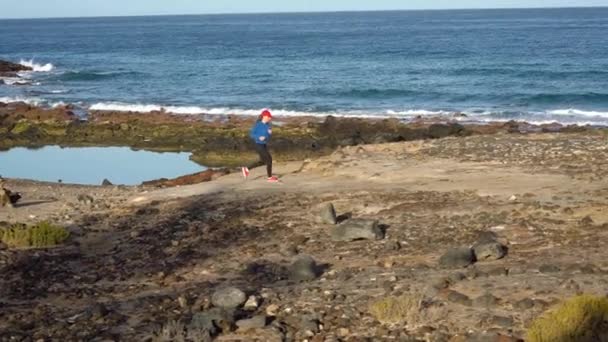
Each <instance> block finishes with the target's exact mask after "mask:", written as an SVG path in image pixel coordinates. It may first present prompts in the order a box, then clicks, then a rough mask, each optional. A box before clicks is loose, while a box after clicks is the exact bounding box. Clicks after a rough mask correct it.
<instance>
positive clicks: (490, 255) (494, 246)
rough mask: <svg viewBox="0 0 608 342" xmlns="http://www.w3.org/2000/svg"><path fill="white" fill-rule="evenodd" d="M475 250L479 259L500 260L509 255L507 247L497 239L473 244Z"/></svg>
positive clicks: (476, 257)
mask: <svg viewBox="0 0 608 342" xmlns="http://www.w3.org/2000/svg"><path fill="white" fill-rule="evenodd" d="M473 251H474V252H475V259H476V260H477V261H481V260H498V259H502V258H504V257H505V256H506V255H507V247H506V246H504V245H503V244H501V243H500V242H496V241H493V242H486V243H481V244H476V245H474V246H473Z"/></svg>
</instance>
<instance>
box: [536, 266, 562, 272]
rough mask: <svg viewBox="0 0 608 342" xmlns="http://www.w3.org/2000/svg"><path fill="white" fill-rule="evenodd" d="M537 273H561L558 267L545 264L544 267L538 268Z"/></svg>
mask: <svg viewBox="0 0 608 342" xmlns="http://www.w3.org/2000/svg"><path fill="white" fill-rule="evenodd" d="M538 271H539V272H540V273H556V272H559V271H561V269H560V268H559V267H558V266H556V265H549V264H546V265H542V266H540V267H539V268H538Z"/></svg>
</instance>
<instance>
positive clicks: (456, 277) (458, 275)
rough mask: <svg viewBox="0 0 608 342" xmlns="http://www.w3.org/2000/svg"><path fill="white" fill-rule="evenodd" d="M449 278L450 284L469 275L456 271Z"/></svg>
mask: <svg viewBox="0 0 608 342" xmlns="http://www.w3.org/2000/svg"><path fill="white" fill-rule="evenodd" d="M448 279H449V281H450V284H455V283H457V282H460V281H463V280H465V279H467V276H466V274H464V273H462V272H456V273H452V274H450V276H449V277H448Z"/></svg>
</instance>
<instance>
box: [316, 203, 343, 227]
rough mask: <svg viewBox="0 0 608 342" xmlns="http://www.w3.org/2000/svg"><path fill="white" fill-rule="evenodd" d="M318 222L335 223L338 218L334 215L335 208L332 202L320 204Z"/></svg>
mask: <svg viewBox="0 0 608 342" xmlns="http://www.w3.org/2000/svg"><path fill="white" fill-rule="evenodd" d="M319 222H321V223H324V224H336V223H338V219H337V217H336V209H334V205H333V204H332V203H326V204H322V205H321V207H320V208H319Z"/></svg>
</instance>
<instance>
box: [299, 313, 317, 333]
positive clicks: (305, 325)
mask: <svg viewBox="0 0 608 342" xmlns="http://www.w3.org/2000/svg"><path fill="white" fill-rule="evenodd" d="M297 327H298V330H300V331H309V332H311V333H312V334H316V333H318V332H319V331H320V329H319V320H318V319H316V318H313V317H310V316H304V317H302V318H301V319H300V320H299V322H298V323H297Z"/></svg>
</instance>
